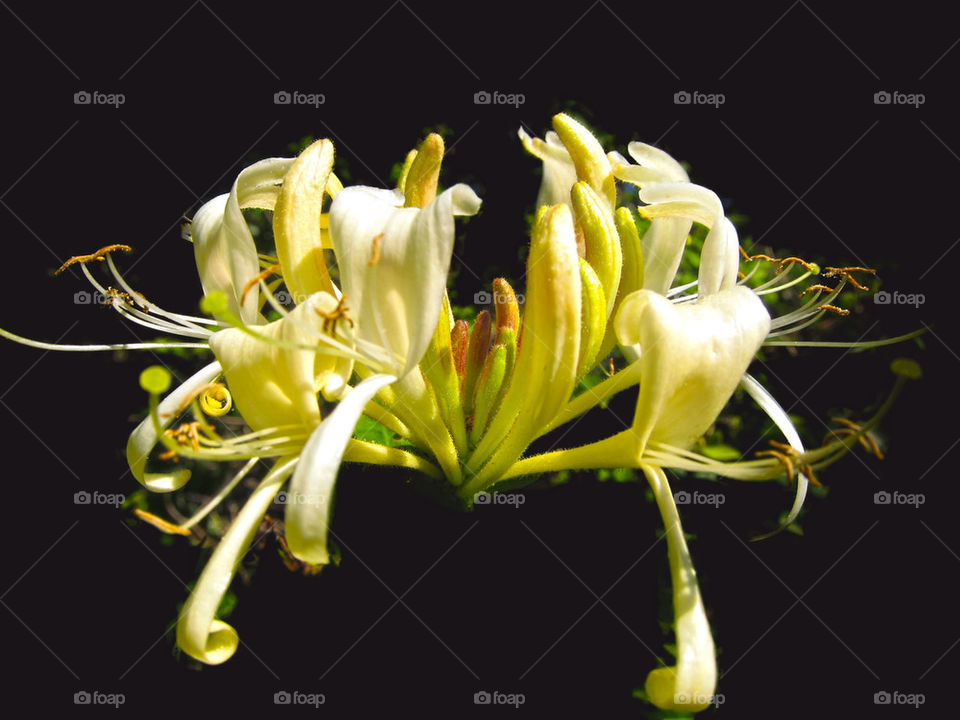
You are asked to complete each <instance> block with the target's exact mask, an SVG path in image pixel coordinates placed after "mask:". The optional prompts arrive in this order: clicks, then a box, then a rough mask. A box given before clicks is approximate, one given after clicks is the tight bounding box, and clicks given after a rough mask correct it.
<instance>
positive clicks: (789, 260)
mask: <svg viewBox="0 0 960 720" xmlns="http://www.w3.org/2000/svg"><path fill="white" fill-rule="evenodd" d="M769 260H770V261H771V262H772V261H773V258H769ZM777 263H779V264H778V265H777V275H779V274H780V273H781V272H783V270H784V268H786V267H788V266H789V265H792V264H794V263H796V264H797V265H802V266H803V269H804V270H806V271H807V272H812V273H815V272H817V271H818V268H817V266H816V265H814V264H813V263H808V262H807V261H806V260H804V259H803V258H798V257H794V256H792V255H791V256H790V257H785V258H783V260H777Z"/></svg>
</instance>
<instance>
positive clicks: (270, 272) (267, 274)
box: [240, 263, 280, 304]
mask: <svg viewBox="0 0 960 720" xmlns="http://www.w3.org/2000/svg"><path fill="white" fill-rule="evenodd" d="M279 273H280V263H277V264H276V265H271V266H270V267H268V268H267V269H266V270H264V271H263V272H261V273H258V274H257V275H256V276H254V277H253V278H252V279H251V280H250V281H249V282H248V283H247V284H246V285H244V286H243V292H242V293H241V294H240V303H241V304H243V302H244V301H245V300H246V299H247V293H248V292H250V290H251V289H252V288H253V286H254V285H256V284H257V283H258V282H260V281H261V280H266V279H267V278H268V277H270V276H271V275H273V274H279Z"/></svg>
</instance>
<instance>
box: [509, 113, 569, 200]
mask: <svg viewBox="0 0 960 720" xmlns="http://www.w3.org/2000/svg"><path fill="white" fill-rule="evenodd" d="M517 134H518V135H519V136H520V142H522V143H523V147H524V148H526V150H527V152H528V153H530V154H531V155H533V156H534V157H538V158H540V159H541V160H542V161H543V178H542V179H541V181H540V190H539V192H538V193H537V207H542V206H544V205H548V206H549V205H557V204H559V203H566V204H568V205H569V204H570V190H571V188H573V184H574V183H575V182H576V181H577V168H576V167H575V166H574V164H573V159H572V158H571V157H570V153H568V152H567V149H566V148H565V147H564V146H563V143H561V142H560V138H559V136H558V135H557V134H556V133H555V132H553V131H552V130H551V131H550V132H548V133H547V135H546V141H543V140H541V139H540V138H532V137H530V136H529V135H527V133H526V131H525V130H524V129H523V128H520V130H519V131H518V133H517Z"/></svg>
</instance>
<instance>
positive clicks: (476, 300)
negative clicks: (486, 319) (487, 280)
mask: <svg viewBox="0 0 960 720" xmlns="http://www.w3.org/2000/svg"><path fill="white" fill-rule="evenodd" d="M491 302H493V297H492V296H491V295H490V293H488V292H487V291H486V290H481V291H480V292H477V293H474V294H473V304H474V305H489V304H490V303H491Z"/></svg>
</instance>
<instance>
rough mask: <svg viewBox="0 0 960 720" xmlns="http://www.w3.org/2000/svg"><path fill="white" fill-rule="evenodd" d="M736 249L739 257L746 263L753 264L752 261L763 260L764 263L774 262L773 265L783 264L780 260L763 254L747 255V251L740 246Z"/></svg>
mask: <svg viewBox="0 0 960 720" xmlns="http://www.w3.org/2000/svg"><path fill="white" fill-rule="evenodd" d="M737 249H739V250H740V255H741V256H742V257H743V259H744V260H746V261H747V262H753V261H754V260H764V261H765V262H775V263H781V262H783V261H782V260H780V258H775V257H770V256H769V255H765V254H763V253H757V254H756V255H748V254H747V251H746V250H744V249H743V246H742V245H738V246H737Z"/></svg>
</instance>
